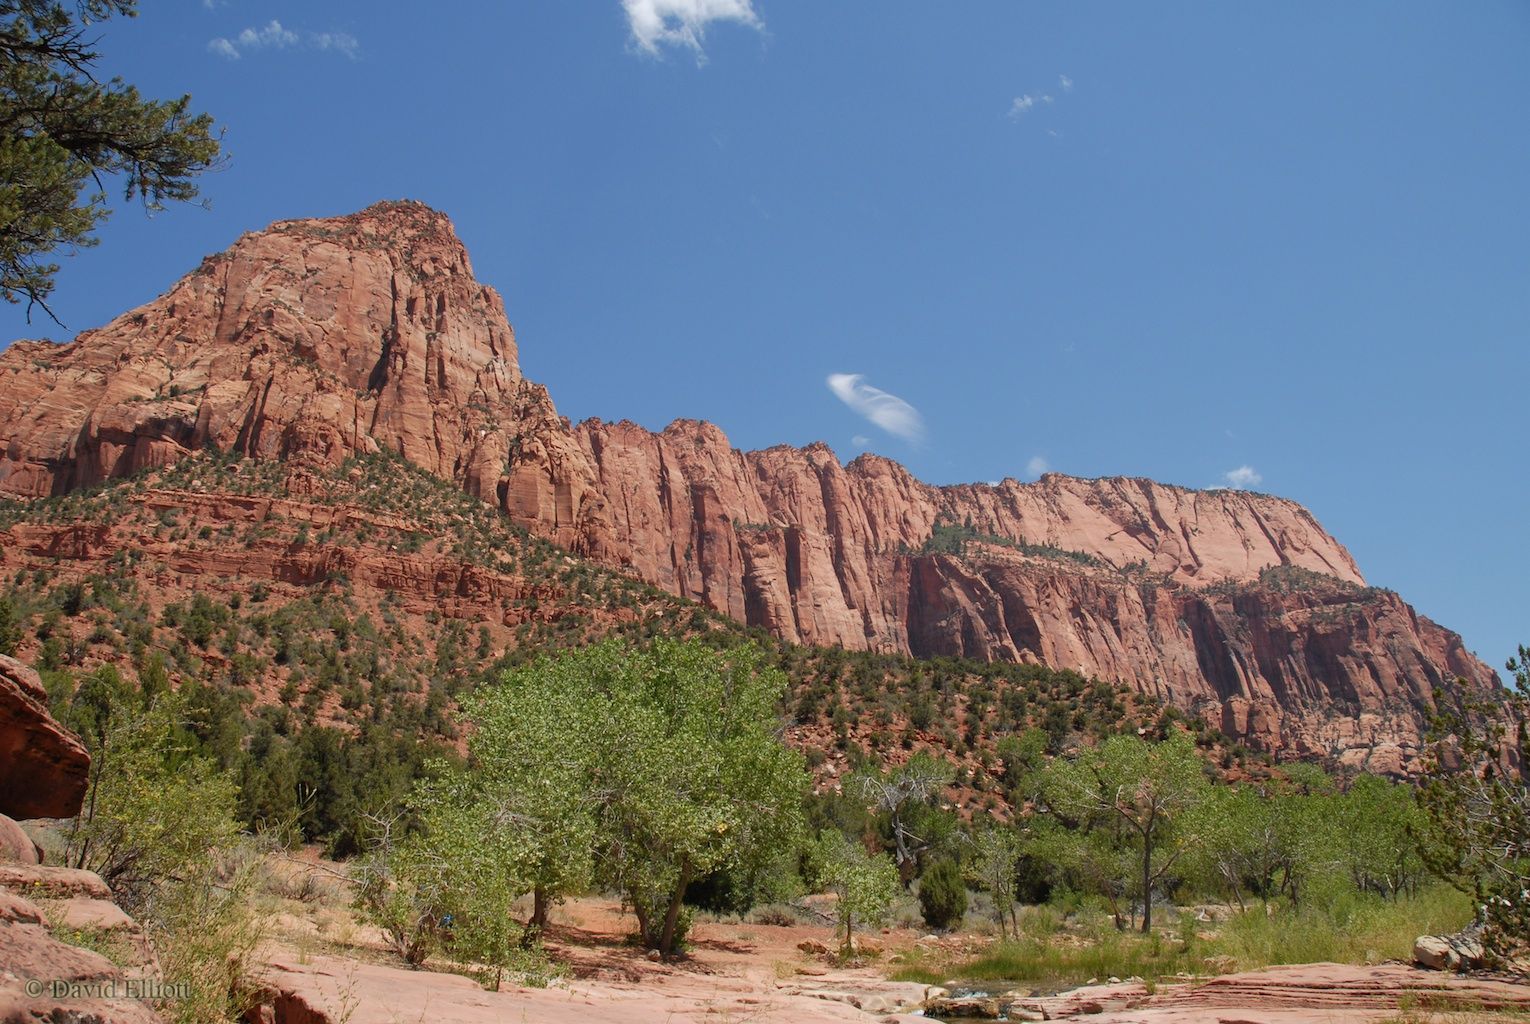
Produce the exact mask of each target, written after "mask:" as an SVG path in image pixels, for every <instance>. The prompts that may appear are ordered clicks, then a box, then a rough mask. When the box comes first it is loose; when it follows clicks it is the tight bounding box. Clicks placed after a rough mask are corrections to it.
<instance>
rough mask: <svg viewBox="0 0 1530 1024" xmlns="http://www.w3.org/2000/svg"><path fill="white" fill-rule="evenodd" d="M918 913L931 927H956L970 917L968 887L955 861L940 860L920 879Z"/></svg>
mask: <svg viewBox="0 0 1530 1024" xmlns="http://www.w3.org/2000/svg"><path fill="white" fill-rule="evenodd" d="M919 910H920V913H921V914H922V915H923V917H924V923H925V924H927V925H929V926H930V927H931V928H954V927H956V926H958V925H960V924H961V923H962V918H963V917H965V916H966V914H967V885H966V883H965V882H964V881H963V880H962V869H961V868H959V867H958V866H957V865H956V862H955V861H953V860H938V861H936V862H935V863H934V864H932V865H930V869H929V870H928V871H926V872H925V873H924V876H923V877H922V878H920V879H919Z"/></svg>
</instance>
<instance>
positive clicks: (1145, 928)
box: [1142, 836, 1153, 935]
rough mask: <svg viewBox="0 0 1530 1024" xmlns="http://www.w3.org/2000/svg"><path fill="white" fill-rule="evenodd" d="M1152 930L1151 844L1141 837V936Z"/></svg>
mask: <svg viewBox="0 0 1530 1024" xmlns="http://www.w3.org/2000/svg"><path fill="white" fill-rule="evenodd" d="M1152 930H1153V844H1152V843H1151V842H1149V841H1148V838H1147V836H1143V837H1142V934H1143V935H1146V934H1148V933H1149V932H1151V931H1152Z"/></svg>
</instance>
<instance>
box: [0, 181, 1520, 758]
mask: <svg viewBox="0 0 1530 1024" xmlns="http://www.w3.org/2000/svg"><path fill="white" fill-rule="evenodd" d="M0 383H3V385H4V386H3V388H0V441H3V443H4V447H3V449H0V494H9V495H12V496H17V497H32V496H41V495H48V494H58V493H61V492H64V491H67V490H70V489H72V488H76V487H80V486H85V485H89V484H92V483H96V482H99V481H102V480H105V479H109V478H112V477H117V476H123V475H126V474H128V473H132V472H134V471H136V470H138V469H141V468H145V467H152V466H156V465H161V464H165V463H168V462H173V461H174V460H176V459H177V458H179V457H181V456H182V455H184V453H186V452H188V451H193V450H196V449H199V448H202V447H209V446H210V447H216V448H218V449H220V450H225V451H237V452H240V453H243V454H246V455H250V456H254V457H257V458H282V459H288V460H304V459H312V460H319V461H321V462H328V463H335V462H338V461H339V460H340V459H341V458H343V457H344V456H345V455H348V454H351V453H353V452H356V453H365V452H371V451H376V450H379V449H385V450H389V451H393V452H397V453H399V454H402V455H403V456H404V457H406V458H407V459H409V460H410V461H412V462H414V463H415V464H417V465H419V466H421V467H423V468H425V469H427V470H429V471H430V472H432V473H434V474H437V475H438V476H441V477H444V478H448V479H451V480H453V481H455V482H456V483H458V484H459V485H460V486H462V487H463V488H464V489H466V490H467V491H468V492H469V493H471V494H474V495H476V496H478V497H481V498H483V499H485V500H487V501H490V502H492V503H493V504H495V505H497V506H499V507H500V508H501V509H503V510H504V511H505V512H506V513H508V514H509V515H510V516H511V517H512V518H513V519H515V520H516V521H517V522H520V523H522V524H524V525H526V526H527V527H529V528H530V529H532V530H533V531H535V532H537V533H539V534H541V535H543V536H545V537H548V538H550V539H552V540H555V541H557V542H558V543H560V544H563V545H565V546H567V547H570V548H572V549H573V550H575V551H577V552H579V553H581V554H584V555H587V556H589V557H592V558H595V559H598V560H600V561H603V562H605V563H607V564H612V565H619V566H624V567H627V568H628V569H629V570H630V571H632V572H633V573H634V574H636V575H638V576H640V577H641V578H643V579H645V580H648V581H651V582H653V583H655V584H657V585H659V586H661V587H664V588H665V589H668V590H670V591H671V592H673V593H676V594H681V595H684V596H687V597H692V598H695V599H697V600H699V601H701V602H704V603H705V604H707V605H710V606H711V607H713V608H715V609H717V610H719V611H722V612H724V613H726V614H728V615H730V616H732V617H734V618H736V619H738V620H740V621H743V622H747V623H749V624H753V625H759V626H763V627H765V628H767V629H769V630H770V631H771V632H773V633H775V634H777V635H778V636H781V637H783V638H785V639H788V640H791V641H794V642H801V643H807V644H838V645H843V646H845V647H850V648H858V649H874V650H883V651H890V652H902V653H912V654H915V655H921V656H928V655H940V654H962V655H969V656H973V657H978V658H986V659H1003V660H1012V661H1024V660H1039V661H1044V662H1046V663H1048V664H1051V665H1054V666H1057V667H1071V668H1075V669H1078V670H1080V671H1083V672H1087V673H1091V674H1096V675H1099V676H1101V677H1103V678H1109V679H1115V680H1120V681H1123V682H1126V683H1128V684H1130V685H1132V686H1134V687H1136V688H1138V689H1140V690H1143V691H1145V692H1150V693H1153V694H1156V695H1160V696H1163V697H1165V698H1167V699H1169V700H1172V701H1174V702H1175V703H1177V704H1180V705H1181V706H1183V707H1186V708H1190V709H1194V710H1196V711H1198V712H1199V713H1202V714H1205V715H1207V716H1208V717H1210V718H1212V719H1214V720H1217V721H1218V722H1219V723H1220V724H1222V725H1223V726H1224V727H1226V728H1228V729H1229V731H1231V732H1233V733H1235V734H1236V735H1239V736H1244V737H1248V738H1250V739H1252V740H1254V741H1256V742H1257V743H1259V744H1261V745H1263V746H1265V747H1267V748H1274V749H1279V748H1291V749H1296V750H1300V751H1303V752H1322V753H1339V754H1341V755H1343V756H1346V757H1348V758H1350V759H1351V760H1355V759H1362V758H1367V757H1379V758H1380V759H1381V760H1382V761H1385V762H1387V763H1388V764H1390V763H1392V762H1394V761H1396V762H1399V763H1401V762H1402V761H1405V760H1406V759H1407V758H1408V757H1409V756H1411V754H1412V752H1413V751H1414V750H1415V749H1416V747H1417V744H1418V740H1419V733H1420V723H1421V721H1422V715H1423V713H1424V711H1425V710H1426V709H1427V706H1428V703H1429V700H1430V693H1431V690H1432V688H1433V687H1434V686H1436V685H1440V684H1442V683H1444V684H1448V683H1449V681H1450V680H1453V679H1454V678H1455V677H1456V676H1462V677H1465V678H1466V679H1467V680H1468V681H1469V683H1470V685H1472V686H1475V687H1488V686H1491V685H1493V683H1494V679H1495V677H1494V674H1493V673H1492V672H1491V670H1489V669H1488V668H1487V667H1486V666H1484V665H1483V664H1482V663H1481V662H1479V661H1477V660H1476V659H1475V658H1473V657H1472V656H1471V655H1469V654H1468V653H1467V652H1465V651H1464V650H1463V649H1462V646H1461V642H1460V638H1459V637H1457V636H1456V635H1455V634H1454V633H1450V632H1449V631H1447V630H1444V629H1442V628H1441V627H1439V626H1437V625H1435V624H1434V623H1432V622H1429V621H1428V620H1427V619H1424V618H1422V617H1420V616H1418V615H1416V614H1415V613H1414V612H1413V611H1412V609H1411V608H1409V607H1408V606H1407V605H1406V604H1404V603H1403V602H1402V601H1401V600H1400V599H1398V598H1397V596H1396V595H1393V594H1390V593H1387V592H1384V591H1378V590H1373V589H1370V588H1366V587H1365V586H1364V580H1363V578H1362V576H1361V574H1360V571H1359V569H1358V568H1357V567H1356V565H1355V563H1354V560H1353V559H1352V558H1351V557H1350V555H1349V553H1348V552H1347V551H1346V550H1345V549H1344V547H1343V546H1342V545H1340V544H1339V543H1338V542H1337V541H1336V540H1334V539H1333V538H1332V537H1330V536H1329V535H1328V534H1327V533H1326V532H1325V531H1324V530H1323V529H1322V527H1321V526H1319V525H1318V523H1317V522H1316V521H1315V520H1314V519H1313V517H1312V516H1311V514H1310V513H1308V512H1307V511H1306V510H1305V509H1303V508H1301V507H1300V506H1298V505H1296V504H1294V503H1292V502H1288V501H1284V500H1282V499H1279V498H1273V497H1269V496H1264V495H1254V494H1247V493H1243V492H1234V491H1193V490H1187V489H1184V488H1177V487H1168V486H1164V485H1161V484H1156V483H1152V482H1150V481H1146V480H1133V479H1105V480H1079V479H1074V478H1069V477H1063V476H1059V475H1055V474H1049V475H1048V476H1046V477H1043V478H1042V480H1040V481H1039V482H1036V483H1031V484H1025V483H1018V482H1016V481H1013V480H1006V481H1004V482H1003V483H1002V484H1000V485H997V486H986V485H963V486H955V487H932V486H929V485H927V484H924V483H921V482H920V481H918V480H916V479H914V478H913V477H912V476H911V475H910V474H909V473H908V471H907V470H905V469H904V468H903V467H901V466H899V465H898V464H896V463H894V462H891V461H888V460H886V459H882V458H879V457H875V456H870V455H866V456H862V457H860V458H858V459H856V460H855V461H854V462H852V463H850V464H849V465H841V463H840V462H839V460H838V458H837V457H836V456H835V455H834V453H833V452H832V451H830V450H829V449H828V448H827V447H825V446H823V445H814V446H810V447H808V448H805V449H794V448H787V447H777V448H771V449H767V450H765V451H760V452H748V453H744V452H739V451H737V450H735V449H733V448H732V447H731V446H730V445H729V444H728V441H727V439H726V437H724V435H723V434H722V432H721V431H720V430H718V429H717V428H716V427H714V426H712V425H710V424H705V423H697V422H693V421H685V420H680V421H676V422H675V423H674V424H672V425H671V426H670V427H668V428H667V429H666V430H664V431H663V432H661V433H653V432H650V431H647V430H645V429H643V428H641V427H638V426H635V425H633V424H630V423H616V424H608V423H602V422H599V421H590V422H587V423H584V424H581V425H579V426H578V427H570V425H569V424H568V423H567V421H565V420H563V419H561V418H560V417H559V416H558V415H557V413H556V411H555V409H554V408H553V405H552V402H551V401H550V399H549V398H548V395H547V392H546V391H545V389H543V388H541V387H539V386H538V385H535V384H532V383H530V382H528V381H525V380H524V379H522V377H521V375H520V370H519V367H518V365H517V362H516V348H515V340H514V335H513V333H512V331H511V329H510V326H509V324H508V322H507V321H506V319H505V314H504V309H503V305H502V303H501V301H500V299H499V297H498V296H497V295H496V294H495V293H494V292H493V291H492V290H491V289H489V288H486V287H484V286H482V285H480V284H478V283H477V282H476V281H475V280H474V278H473V275H472V269H471V266H470V264H469V261H468V257H467V254H466V252H465V251H464V249H463V247H462V246H461V244H460V243H459V242H458V241H457V240H456V238H455V236H454V235H453V234H452V231H451V227H450V224H449V223H448V222H447V221H446V219H445V218H444V217H442V216H441V215H440V214H437V213H435V212H433V211H430V210H428V209H426V208H425V207H422V206H419V205H418V204H411V203H390V204H382V205H379V206H376V207H372V208H371V209H369V210H366V211H363V212H362V213H359V214H356V215H354V216H350V217H343V218H335V219H330V220H318V221H292V222H283V223H279V224H276V225H274V226H273V227H271V228H270V229H268V230H266V231H263V232H259V233H256V234H251V235H247V236H245V237H244V238H242V239H240V241H239V242H237V243H236V244H235V245H234V247H233V248H232V249H230V250H229V251H228V252H226V253H224V254H222V255H220V256H217V257H213V258H211V259H209V260H207V261H205V262H204V264H203V265H202V267H201V268H199V269H198V270H196V271H195V272H193V273H192V274H190V275H188V276H187V277H186V278H184V279H183V280H182V281H181V282H179V283H178V284H177V285H176V286H175V287H174V288H173V289H171V291H170V292H169V293H168V294H166V295H165V296H164V297H162V298H160V299H158V300H156V301H155V302H153V303H150V304H149V305H147V306H144V307H142V308H140V309H138V310H135V311H134V312H132V313H129V314H126V315H125V316H123V317H120V318H118V319H117V320H116V321H114V322H112V323H111V324H109V325H107V326H106V327H104V328H102V329H100V330H98V331H91V332H86V333H85V334H82V335H81V336H80V337H79V338H77V339H76V340H75V341H74V342H72V343H70V344H68V345H64V346H54V345H50V344H46V343H38V342H23V343H18V344H16V345H14V346H12V347H11V348H10V349H9V350H7V351H6V352H5V353H3V354H0Z"/></svg>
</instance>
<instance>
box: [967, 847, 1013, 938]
mask: <svg viewBox="0 0 1530 1024" xmlns="http://www.w3.org/2000/svg"><path fill="white" fill-rule="evenodd" d="M973 849H974V853H975V856H974V857H973V861H972V870H973V873H974V874H975V875H976V876H977V880H978V881H979V883H980V884H981V885H982V886H983V888H985V889H987V890H988V894H989V896H990V898H991V899H992V900H993V912H994V917H995V918H997V919H998V922H999V937H1000V938H1001V939H1003V938H1008V937H1009V926H1011V925H1012V926H1013V929H1014V934H1015V936H1016V937H1017V938H1018V937H1019V935H1020V922H1019V920H1018V919H1017V917H1016V915H1015V902H1016V901H1015V892H1016V882H1015V876H1016V873H1017V872H1018V871H1019V868H1020V856H1021V853H1022V846H1021V843H1020V835H1019V833H1017V832H1016V831H1015V830H1014V829H1012V828H1008V827H1006V826H1004V825H1001V824H998V823H997V822H994V823H991V824H990V825H989V826H988V827H987V828H984V829H982V830H981V831H979V832H978V833H977V834H976V835H975V836H974V837H973Z"/></svg>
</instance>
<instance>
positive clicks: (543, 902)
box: [521, 885, 642, 948]
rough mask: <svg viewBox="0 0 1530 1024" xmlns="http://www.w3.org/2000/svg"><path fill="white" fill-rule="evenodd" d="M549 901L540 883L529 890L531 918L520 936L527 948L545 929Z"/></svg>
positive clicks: (640, 924) (639, 925) (522, 943)
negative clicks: (524, 932) (524, 931)
mask: <svg viewBox="0 0 1530 1024" xmlns="http://www.w3.org/2000/svg"><path fill="white" fill-rule="evenodd" d="M551 903H552V901H551V900H549V899H548V898H547V890H546V889H544V888H542V887H541V886H540V885H539V886H537V887H536V888H535V889H533V890H531V920H530V921H527V922H526V934H525V935H524V936H522V937H521V945H522V946H525V947H528V948H529V947H530V946H531V945H532V944H533V943H535V942H536V941H537V940H538V939H540V938H541V937H542V933H543V932H544V931H546V930H547V910H548V907H549V905H550V904H551ZM638 927H639V928H641V927H642V922H639V923H638Z"/></svg>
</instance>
